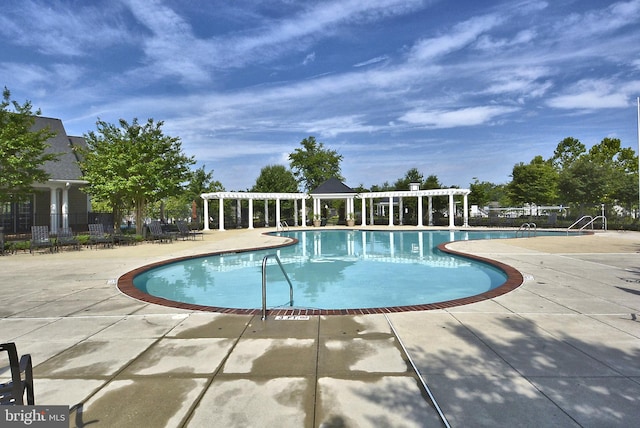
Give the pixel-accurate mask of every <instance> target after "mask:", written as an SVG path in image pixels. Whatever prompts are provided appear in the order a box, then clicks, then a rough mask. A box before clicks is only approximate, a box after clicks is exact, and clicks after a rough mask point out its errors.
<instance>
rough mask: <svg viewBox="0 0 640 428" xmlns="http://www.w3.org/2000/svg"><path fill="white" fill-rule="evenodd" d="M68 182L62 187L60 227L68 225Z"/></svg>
mask: <svg viewBox="0 0 640 428" xmlns="http://www.w3.org/2000/svg"><path fill="white" fill-rule="evenodd" d="M69 187H70V185H69V183H67V185H66V186H65V187H64V189H62V227H64V228H67V227H69Z"/></svg>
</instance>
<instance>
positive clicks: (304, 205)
mask: <svg viewBox="0 0 640 428" xmlns="http://www.w3.org/2000/svg"><path fill="white" fill-rule="evenodd" d="M306 205H307V200H306V199H304V198H302V225H303V226H306V225H307V207H306Z"/></svg>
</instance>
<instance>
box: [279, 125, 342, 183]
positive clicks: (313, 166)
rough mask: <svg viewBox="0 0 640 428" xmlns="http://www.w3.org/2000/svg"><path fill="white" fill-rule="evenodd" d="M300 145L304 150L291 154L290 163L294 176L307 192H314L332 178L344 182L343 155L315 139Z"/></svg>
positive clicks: (312, 138)
mask: <svg viewBox="0 0 640 428" xmlns="http://www.w3.org/2000/svg"><path fill="white" fill-rule="evenodd" d="M300 145H301V146H302V148H297V149H295V151H294V152H293V153H291V154H289V161H290V166H291V169H292V170H293V175H294V176H295V178H296V179H297V180H298V181H299V182H301V183H302V186H303V188H304V189H305V190H307V191H310V190H313V189H315V188H316V187H318V186H319V185H320V184H322V183H323V182H325V181H327V180H328V179H330V178H332V177H335V178H337V179H338V180H341V181H344V177H342V175H341V174H340V162H341V161H342V155H339V154H338V152H336V151H335V150H329V149H325V148H324V144H322V143H318V142H316V139H315V137H308V138H305V139H304V140H302V141H301V142H300Z"/></svg>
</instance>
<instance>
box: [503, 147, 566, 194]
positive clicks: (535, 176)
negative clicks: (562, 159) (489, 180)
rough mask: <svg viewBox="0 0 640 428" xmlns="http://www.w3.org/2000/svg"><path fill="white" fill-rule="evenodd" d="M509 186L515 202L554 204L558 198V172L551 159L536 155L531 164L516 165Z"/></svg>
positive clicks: (521, 163)
mask: <svg viewBox="0 0 640 428" xmlns="http://www.w3.org/2000/svg"><path fill="white" fill-rule="evenodd" d="M511 177H512V180H511V182H510V183H509V185H508V186H507V188H508V192H509V197H510V199H511V201H512V202H513V203H514V204H526V203H535V204H552V203H555V202H557V200H558V173H557V171H556V169H555V168H554V167H553V164H552V163H551V162H550V161H545V160H544V159H543V158H542V156H536V157H535V158H533V159H532V160H531V162H530V163H529V164H524V163H523V162H520V163H519V164H516V165H514V167H513V172H512V174H511Z"/></svg>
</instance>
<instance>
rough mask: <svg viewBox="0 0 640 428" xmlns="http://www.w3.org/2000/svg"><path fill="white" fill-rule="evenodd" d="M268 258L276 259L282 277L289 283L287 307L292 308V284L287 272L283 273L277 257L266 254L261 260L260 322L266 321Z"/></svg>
mask: <svg viewBox="0 0 640 428" xmlns="http://www.w3.org/2000/svg"><path fill="white" fill-rule="evenodd" d="M269 257H274V258H275V259H276V261H277V262H278V266H280V270H281V271H282V273H283V274H284V277H285V278H286V280H287V282H288V283H289V306H293V284H291V280H290V279H289V276H288V275H287V272H285V270H284V267H283V266H282V263H281V262H280V258H279V257H278V255H277V254H267V255H266V256H264V258H263V259H262V320H263V321H264V320H266V319H267V261H268V260H269Z"/></svg>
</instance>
